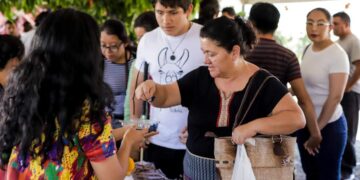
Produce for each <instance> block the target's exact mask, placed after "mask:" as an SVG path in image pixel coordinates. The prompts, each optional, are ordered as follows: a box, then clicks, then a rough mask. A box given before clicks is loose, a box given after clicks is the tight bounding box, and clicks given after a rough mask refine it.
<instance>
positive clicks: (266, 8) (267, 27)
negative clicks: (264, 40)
mask: <svg viewBox="0 0 360 180" xmlns="http://www.w3.org/2000/svg"><path fill="white" fill-rule="evenodd" d="M279 19H280V12H279V10H278V9H277V8H276V7H275V6H274V5H273V4H271V3H266V2H259V3H255V4H254V5H253V6H252V7H251V10H250V15H249V20H250V21H251V22H252V24H253V25H254V26H255V28H256V29H257V30H258V31H259V32H261V33H263V34H267V33H273V32H275V30H276V29H277V27H278V23H279Z"/></svg>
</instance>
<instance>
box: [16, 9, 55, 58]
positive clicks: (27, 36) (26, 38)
mask: <svg viewBox="0 0 360 180" xmlns="http://www.w3.org/2000/svg"><path fill="white" fill-rule="evenodd" d="M49 13H50V11H43V12H41V13H40V14H39V15H38V16H36V18H35V27H34V28H33V29H31V30H30V31H28V32H25V33H23V34H22V35H21V37H20V39H21V41H22V42H23V43H24V46H25V56H27V55H28V54H29V52H30V47H31V41H32V39H33V37H34V35H35V31H36V28H37V27H39V26H40V23H41V22H42V21H43V20H44V19H45V18H46V16H47V15H48V14H49Z"/></svg>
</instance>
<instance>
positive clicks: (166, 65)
mask: <svg viewBox="0 0 360 180" xmlns="http://www.w3.org/2000/svg"><path fill="white" fill-rule="evenodd" d="M171 55H172V56H174V53H172V52H171V51H169V48H168V47H165V48H163V49H162V50H161V51H160V53H159V55H158V64H159V67H160V68H159V74H160V84H170V83H172V82H175V81H177V80H178V79H180V78H181V77H182V76H183V74H184V70H183V67H184V65H185V64H186V62H187V61H188V60H189V50H188V49H184V50H183V51H182V53H181V56H175V58H174V60H172V59H171V58H170V56H171ZM170 111H171V112H182V110H181V108H177V106H176V107H173V108H170Z"/></svg>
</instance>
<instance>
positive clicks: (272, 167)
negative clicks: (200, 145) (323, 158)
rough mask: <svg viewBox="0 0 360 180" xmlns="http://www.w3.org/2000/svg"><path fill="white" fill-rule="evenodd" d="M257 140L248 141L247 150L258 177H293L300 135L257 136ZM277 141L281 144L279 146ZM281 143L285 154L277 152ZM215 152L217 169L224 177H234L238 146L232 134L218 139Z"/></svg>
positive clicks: (259, 179)
mask: <svg viewBox="0 0 360 180" xmlns="http://www.w3.org/2000/svg"><path fill="white" fill-rule="evenodd" d="M253 139H254V140H255V143H254V144H252V143H249V142H246V143H245V149H246V152H247V155H248V157H249V159H250V162H251V166H252V169H253V171H254V175H255V177H256V179H257V180H269V179H271V180H273V179H274V180H275V179H276V180H293V176H294V160H295V148H296V138H295V137H290V136H281V138H280V139H278V138H273V137H270V136H256V137H254V138H253ZM275 143H278V144H277V145H275ZM279 144H280V146H281V149H282V150H283V155H275V153H274V147H275V146H279ZM214 146H215V148H214V155H215V160H216V168H217V171H218V173H219V177H220V178H221V179H222V180H231V176H232V172H233V168H234V161H235V156H236V146H235V145H233V144H232V142H231V137H222V138H215V141H214Z"/></svg>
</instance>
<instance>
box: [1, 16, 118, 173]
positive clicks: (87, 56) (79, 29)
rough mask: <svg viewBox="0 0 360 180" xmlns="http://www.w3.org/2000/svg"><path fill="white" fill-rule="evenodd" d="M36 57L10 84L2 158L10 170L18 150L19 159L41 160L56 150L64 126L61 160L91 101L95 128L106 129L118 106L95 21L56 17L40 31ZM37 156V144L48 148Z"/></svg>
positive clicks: (35, 41)
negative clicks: (107, 113)
mask: <svg viewBox="0 0 360 180" xmlns="http://www.w3.org/2000/svg"><path fill="white" fill-rule="evenodd" d="M32 49H33V50H32V52H30V54H29V56H27V57H26V58H25V59H24V60H23V63H21V64H20V65H19V66H18V67H17V68H16V69H15V70H14V72H13V74H12V76H10V78H9V83H8V85H7V87H6V88H5V93H4V97H3V103H2V104H1V106H0V155H1V161H0V165H1V167H4V166H5V165H6V164H7V162H8V160H9V155H10V153H11V150H12V148H13V147H14V146H17V147H18V150H19V153H20V156H18V157H19V158H23V157H26V156H25V155H30V156H33V157H34V156H38V155H44V157H45V158H44V159H45V160H46V154H48V152H49V151H50V150H51V149H52V148H54V147H53V144H54V139H53V138H52V137H54V132H55V131H56V130H57V127H56V122H58V123H59V126H60V129H59V131H58V132H59V135H58V138H57V139H56V141H58V142H59V143H56V144H60V145H59V146H58V147H55V148H57V149H58V150H59V151H58V152H59V153H58V154H57V155H58V158H59V159H61V157H62V154H63V147H64V143H63V141H65V140H66V141H69V142H72V138H73V137H74V136H75V135H76V133H77V131H78V126H79V122H77V121H78V117H80V116H81V112H82V111H81V109H82V106H83V103H84V101H85V100H88V101H89V103H90V122H91V123H95V122H99V123H100V124H101V126H102V127H101V128H102V129H103V125H104V123H103V121H102V117H104V107H105V106H110V104H111V102H112V101H113V98H112V94H111V90H110V88H109V87H108V86H107V85H106V84H105V83H104V82H103V80H102V78H103V72H102V69H101V68H100V67H101V63H102V56H101V50H100V32H99V28H98V25H97V23H96V22H95V20H94V19H93V18H92V17H91V16H89V15H87V14H85V13H82V12H79V11H76V10H73V9H61V10H58V11H55V12H53V13H50V14H49V15H48V17H47V18H46V19H44V21H43V22H42V23H41V25H40V26H39V27H38V29H37V31H36V33H35V36H34V39H33V43H32ZM42 134H44V135H45V137H46V138H45V141H44V142H43V143H42V144H41V145H40V151H39V152H38V151H36V152H35V147H34V146H32V144H33V143H34V142H42V141H41V139H40V138H41V136H42Z"/></svg>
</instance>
